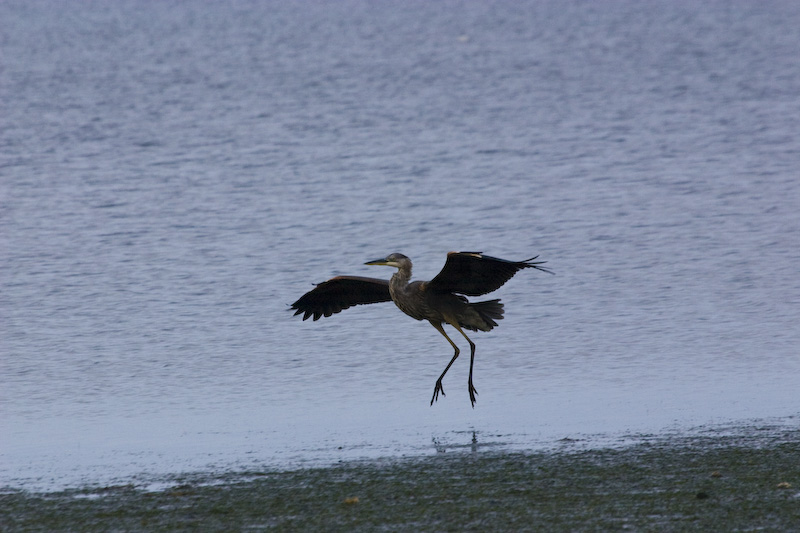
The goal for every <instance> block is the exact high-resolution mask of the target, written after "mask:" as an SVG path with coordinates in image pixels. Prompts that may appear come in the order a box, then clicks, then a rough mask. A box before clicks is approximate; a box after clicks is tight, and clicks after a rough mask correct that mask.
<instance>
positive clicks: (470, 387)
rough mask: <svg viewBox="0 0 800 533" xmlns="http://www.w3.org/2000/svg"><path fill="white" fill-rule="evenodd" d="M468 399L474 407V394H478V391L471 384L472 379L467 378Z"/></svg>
mask: <svg viewBox="0 0 800 533" xmlns="http://www.w3.org/2000/svg"><path fill="white" fill-rule="evenodd" d="M468 384H469V401H471V402H472V408H473V409H475V395H476V394H478V391H477V390H476V389H475V387H474V386H473V385H472V380H469V383H468Z"/></svg>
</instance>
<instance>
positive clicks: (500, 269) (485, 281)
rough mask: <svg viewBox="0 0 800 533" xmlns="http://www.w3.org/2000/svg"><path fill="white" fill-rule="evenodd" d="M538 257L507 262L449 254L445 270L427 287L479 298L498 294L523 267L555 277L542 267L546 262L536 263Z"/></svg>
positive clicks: (479, 256) (470, 254)
mask: <svg viewBox="0 0 800 533" xmlns="http://www.w3.org/2000/svg"><path fill="white" fill-rule="evenodd" d="M536 257H539V256H536ZM536 257H531V258H530V259H525V260H524V261H506V260H505V259H498V258H497V257H490V256H488V255H483V254H482V253H481V252H450V253H448V254H447V262H446V263H445V264H444V268H442V271H441V272H439V273H438V274H437V275H436V277H435V278H433V279H432V280H430V281H429V282H428V283H427V284H426V287H425V288H426V290H431V291H436V292H455V293H458V294H464V295H467V296H480V295H481V294H486V293H488V292H492V291H496V290H497V289H499V288H500V287H502V286H503V284H504V283H505V282H506V281H508V280H510V279H511V278H512V277H513V276H514V274H516V273H517V271H519V270H522V269H523V268H535V269H536V270H541V271H542V272H547V273H549V274H552V272H550V271H549V270H548V269H546V268H544V267H542V266H539V265H541V264H543V263H544V261H534V259H536Z"/></svg>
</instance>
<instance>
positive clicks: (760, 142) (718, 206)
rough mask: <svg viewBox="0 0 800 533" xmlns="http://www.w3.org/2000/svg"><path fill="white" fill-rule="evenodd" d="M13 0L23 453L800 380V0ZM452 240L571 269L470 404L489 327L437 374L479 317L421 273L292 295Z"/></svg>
mask: <svg viewBox="0 0 800 533" xmlns="http://www.w3.org/2000/svg"><path fill="white" fill-rule="evenodd" d="M0 21H2V22H0V30H1V31H0V34H1V35H2V50H3V59H2V75H1V76H0V90H2V98H0V116H2V117H3V118H2V125H3V128H2V133H0V143H1V146H2V150H0V184H1V186H2V189H0V190H1V191H2V193H1V194H2V209H1V210H0V217H1V218H0V224H2V228H3V229H2V233H1V234H0V235H2V237H1V238H2V245H1V246H2V250H3V253H2V254H0V272H2V286H3V289H2V292H0V321H1V323H2V331H3V333H2V344H1V345H0V376H2V378H0V379H2V387H0V402H2V417H1V418H0V435H2V436H0V453H1V454H2V456H1V457H0V482H2V484H3V485H13V486H23V487H28V488H53V487H59V486H70V485H76V484H82V483H107V482H110V481H111V480H117V479H131V478H134V479H136V478H142V477H146V476H152V475H159V474H165V473H172V472H180V471H188V470H216V469H228V468H233V469H236V468H247V467H249V466H251V465H259V466H260V467H275V468H285V467H290V466H296V465H305V464H318V463H320V462H322V463H325V462H333V461H337V460H343V459H349V458H355V457H378V456H398V455H415V454H430V453H435V452H436V450H437V449H439V450H441V449H449V448H457V447H459V446H471V445H472V441H473V438H475V439H476V442H477V443H478V444H479V445H480V446H485V447H487V448H504V447H509V448H515V449H520V448H536V447H541V446H551V445H553V443H555V442H557V441H558V440H559V439H562V438H564V437H569V438H588V437H587V436H591V435H595V436H597V435H601V436H612V437H613V436H619V435H626V434H632V433H642V432H661V431H664V430H665V429H668V428H669V429H670V430H673V429H675V428H686V429H687V430H688V429H690V428H692V427H695V426H698V425H705V424H716V423H732V422H733V423H735V422H736V421H744V420H752V419H763V418H770V419H775V418H777V419H784V420H789V421H790V423H792V422H791V420H793V419H792V418H791V417H793V416H796V415H797V414H798V412H800V400H798V395H797V394H796V390H797V388H798V385H800V358H799V357H798V350H797V346H798V345H800V332H799V328H798V327H797V324H798V323H800V276H798V266H797V265H798V264H799V263H798V260H800V252H798V250H800V181H799V180H798V179H797V169H798V168H800V150H798V144H797V138H798V133H800V131H798V123H797V120H796V117H798V116H800V100H799V99H798V98H797V95H798V94H800V64H798V62H797V60H796V52H797V50H798V49H800V32H798V29H797V28H800V9H799V8H798V7H797V5H795V4H794V3H791V2H765V3H759V4H758V5H754V4H751V3H749V2H733V3H731V2H724V3H722V2H719V3H717V2H710V3H705V4H703V5H702V6H698V5H696V4H695V3H689V2H684V3H682V2H677V3H672V4H670V5H658V6H657V8H655V7H654V6H653V5H649V4H642V3H638V2H613V3H612V2H608V3H606V2H602V3H594V4H585V3H580V2H575V3H564V2H514V3H511V2H505V3H504V2H498V3H492V4H488V3H459V2H442V3H430V4H429V3H411V4H404V5H402V6H400V5H395V4H374V3H370V2H363V1H352V2H342V3H336V4H330V3H318V4H315V3H302V4H288V5H287V4H284V3H277V2H276V3H247V2H241V3H235V4H234V5H231V6H221V5H218V4H215V3H202V2H201V3H191V4H184V3H177V2H166V3H157V4H156V3H150V2H128V3H125V4H111V5H108V4H103V3H100V4H92V3H85V4H80V5H76V4H62V3H58V2H48V1H44V0H43V1H39V2H32V3H31V2H24V3H22V2H4V3H3V4H2V6H0ZM450 250H483V251H484V252H486V253H489V254H491V255H495V256H500V257H505V258H509V259H523V258H527V257H530V256H531V255H534V254H541V258H542V259H545V260H547V261H548V266H549V267H551V268H552V269H553V270H554V271H555V272H556V273H557V275H556V276H548V275H544V274H542V273H539V272H530V271H526V272H522V273H520V274H519V275H518V276H517V277H515V278H514V279H513V280H512V281H511V282H509V283H508V284H507V285H506V286H504V287H503V288H502V289H501V290H499V291H498V292H497V293H495V295H493V296H492V297H500V298H502V299H503V301H504V302H505V304H506V311H507V312H506V318H505V320H504V321H503V322H502V323H501V324H500V327H499V328H497V329H495V330H494V331H492V332H491V333H489V334H483V333H476V334H474V336H473V338H474V340H475V341H476V343H477V345H478V352H477V357H476V363H475V365H476V368H475V385H476V387H477V389H478V391H479V393H480V394H479V396H478V403H477V404H476V407H475V409H472V408H470V404H469V400H468V396H467V390H466V377H467V371H468V359H467V358H462V359H459V360H458V361H457V362H456V364H454V366H453V367H452V369H451V370H450V372H449V374H448V376H447V378H446V379H445V381H444V387H445V392H446V393H447V396H446V397H444V398H441V399H440V401H439V402H438V403H437V404H436V405H434V406H433V407H431V406H429V401H430V397H431V394H432V392H433V385H434V383H435V380H436V377H437V376H438V375H439V373H440V372H441V371H442V369H443V368H444V365H445V364H446V363H447V361H448V360H449V358H450V356H451V350H450V348H449V346H448V345H447V343H446V342H445V341H444V340H443V339H442V338H441V337H440V336H439V335H438V334H437V333H436V332H435V331H434V330H433V328H431V327H430V326H429V325H427V324H426V323H421V322H415V321H413V320H411V319H409V318H408V317H405V316H404V315H402V313H400V311H399V310H397V309H396V308H394V307H393V306H392V304H380V305H374V306H369V307H366V308H352V309H349V310H347V311H346V312H343V313H342V314H340V315H336V316H334V317H331V318H328V319H326V320H321V321H319V322H315V323H312V322H302V321H300V320H298V319H297V318H294V319H293V318H292V316H291V313H289V312H288V311H287V309H288V305H289V304H291V303H292V302H293V301H294V300H296V299H297V298H298V297H299V296H300V295H301V294H303V293H304V292H305V291H307V290H309V289H310V288H311V287H312V285H311V283H313V282H320V281H323V280H325V279H327V278H329V277H332V276H334V275H338V274H356V275H368V276H386V277H388V276H389V275H390V274H391V270H390V269H387V268H379V267H367V266H364V265H363V263H364V262H365V261H367V260H371V259H375V258H376V257H380V256H383V255H386V254H388V253H390V252H394V251H399V252H402V253H405V254H406V255H408V256H409V257H411V258H412V260H414V262H415V271H414V272H415V276H416V278H417V279H430V278H431V277H432V276H434V275H435V274H436V273H437V272H438V270H439V269H440V268H441V266H442V264H443V263H444V259H445V254H446V252H448V251H450ZM456 335H457V334H456ZM455 339H456V337H454V340H455ZM461 344H465V343H463V340H462V341H461ZM464 347H465V346H464Z"/></svg>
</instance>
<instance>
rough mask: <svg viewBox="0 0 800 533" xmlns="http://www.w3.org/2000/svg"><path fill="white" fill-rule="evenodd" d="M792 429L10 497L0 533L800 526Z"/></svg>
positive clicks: (799, 457)
mask: <svg viewBox="0 0 800 533" xmlns="http://www.w3.org/2000/svg"><path fill="white" fill-rule="evenodd" d="M798 438H800V430H796V429H791V428H790V429H786V428H783V429H780V430H775V429H774V428H772V429H764V430H763V431H759V430H757V429H753V428H750V429H749V430H748V431H747V432H746V434H742V435H719V436H703V437H696V436H695V437H670V438H666V437H664V438H660V439H651V440H645V441H644V442H640V443H639V444H635V445H631V446H626V447H622V448H604V449H579V448H578V447H571V446H569V445H565V447H564V449H561V450H558V451H550V452H530V453H496V452H490V453H482V452H479V453H469V452H466V451H465V452H447V453H439V454H437V455H435V456H431V457H423V458H413V459H392V460H388V461H379V462H374V461H373V462H352V463H344V464H340V465H337V466H333V467H327V468H315V469H304V470H296V471H288V472H271V471H263V472H237V473H226V474H215V475H210V474H209V475H192V476H184V477H182V478H179V479H176V480H174V481H175V483H176V484H175V485H173V486H172V487H171V488H168V489H166V490H162V491H157V492H151V491H146V490H143V489H142V488H138V487H136V486H132V485H123V486H112V487H103V488H86V489H74V490H68V491H62V492H56V493H42V494H35V493H28V492H24V491H17V490H5V491H4V492H3V494H2V495H0V530H2V531H112V530H113V531H156V530H157V531H198V530H203V531H214V530H218V531H262V530H263V531H620V530H629V531H753V530H760V531H796V530H798V528H800V442H799V441H798Z"/></svg>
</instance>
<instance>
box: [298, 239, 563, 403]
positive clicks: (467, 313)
mask: <svg viewBox="0 0 800 533" xmlns="http://www.w3.org/2000/svg"><path fill="white" fill-rule="evenodd" d="M537 257H538V256H537ZM535 259H536V257H532V258H530V259H526V260H524V261H507V260H505V259H498V258H496V257H490V256H487V255H483V254H482V253H480V252H450V253H449V254H447V262H446V263H445V266H444V268H442V271H441V272H439V274H437V276H436V277H435V278H433V279H432V280H430V281H413V282H412V281H411V269H412V264H411V260H410V259H409V258H408V257H406V256H405V255H403V254H399V253H393V254H391V255H389V256H387V257H386V258H385V259H378V260H376V261H369V262H367V263H366V264H367V265H385V266H391V267H395V268H397V272H395V273H394V275H393V276H392V278H391V279H390V280H388V281H387V280H383V279H376V278H365V277H359V276H337V277H335V278H332V279H330V280H328V281H325V282H323V283H320V284H319V285H317V286H316V288H314V289H313V290H311V291H309V292H307V293H306V294H304V295H303V296H301V297H300V299H298V300H297V301H296V302H295V303H294V304H292V307H291V309H293V310H295V313H294V314H295V315H299V314H301V313H302V314H303V320H306V319H308V318H309V317H312V316H313V318H314V320H318V319H320V318H321V317H322V316H331V315H332V314H334V313H338V312H340V311H342V310H343V309H347V308H348V307H351V306H353V305H360V304H368V303H378V302H388V301H389V300H391V301H393V302H394V303H395V304H396V305H397V307H399V308H400V310H401V311H403V312H404V313H405V314H407V315H408V316H410V317H411V318H415V319H416V320H427V321H428V322H430V324H431V325H432V326H433V327H434V328H435V329H436V331H438V332H439V333H441V334H442V335H443V336H444V338H445V339H447V342H449V343H450V345H451V346H452V347H453V350H454V351H455V353H454V354H453V357H452V359H450V362H449V363H448V364H447V366H446V367H445V369H444V371H443V372H442V374H441V375H440V376H439V379H438V380H436V386H435V387H434V390H433V398H431V405H433V402H435V401H436V400H438V398H439V393H440V392H441V394H442V396H444V388H443V387H442V379H443V378H444V376H445V374H447V371H448V370H449V369H450V366H452V364H453V363H454V362H455V360H456V359H457V358H458V356H459V353H460V350H459V348H458V346H457V345H456V343H454V342H453V340H452V339H451V338H450V337H449V336H448V335H447V333H446V332H445V330H444V326H443V325H444V324H445V323H446V324H450V325H451V326H453V327H454V328H455V329H456V330H457V331H458V332H459V333H461V335H463V336H464V338H465V339H466V340H467V342H468V343H469V347H470V365H469V379H468V381H467V385H468V391H469V398H470V401H471V402H472V406H473V407H474V406H475V394H477V391H476V390H475V387H474V386H473V384H472V368H473V365H474V362H475V343H473V342H472V340H471V339H470V338H469V337H468V336H467V334H466V333H464V329H468V330H471V331H490V330H491V329H492V328H493V327H495V326H496V325H497V322H496V321H497V320H501V319H502V318H503V304H502V303H500V300H486V301H482V302H470V301H469V300H467V296H480V295H482V294H486V293H489V292H492V291H495V290H497V289H498V288H500V287H501V286H502V285H503V284H504V283H505V282H506V281H508V280H509V279H511V277H512V276H514V274H516V273H517V272H518V271H519V270H522V269H524V268H535V269H537V270H541V271H543V272H547V273H550V274H552V272H550V271H549V270H548V269H546V268H544V267H542V266H541V265H542V264H543V262H541V261H538V262H537V261H535Z"/></svg>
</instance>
